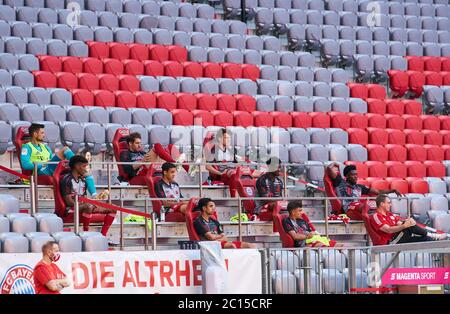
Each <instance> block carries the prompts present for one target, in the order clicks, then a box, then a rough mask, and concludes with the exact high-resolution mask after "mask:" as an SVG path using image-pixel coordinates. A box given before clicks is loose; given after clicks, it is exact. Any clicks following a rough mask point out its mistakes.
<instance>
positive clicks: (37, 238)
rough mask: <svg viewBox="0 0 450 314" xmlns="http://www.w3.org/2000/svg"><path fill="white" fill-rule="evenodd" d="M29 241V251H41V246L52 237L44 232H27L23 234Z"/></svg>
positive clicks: (51, 239)
mask: <svg viewBox="0 0 450 314" xmlns="http://www.w3.org/2000/svg"><path fill="white" fill-rule="evenodd" d="M25 236H26V237H27V239H28V241H29V242H30V252H32V253H42V246H43V245H44V244H45V243H47V242H49V241H54V239H53V238H52V237H51V236H50V235H49V234H48V233H46V232H28V233H26V234H25Z"/></svg>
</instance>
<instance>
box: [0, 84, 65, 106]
mask: <svg viewBox="0 0 450 314" xmlns="http://www.w3.org/2000/svg"><path fill="white" fill-rule="evenodd" d="M0 102H8V103H12V104H27V103H32V104H42V105H48V104H54V105H59V106H70V105H72V95H71V94H70V92H68V91H67V90H65V89H62V88H48V89H45V88H41V87H27V88H23V87H19V86H5V87H3V88H0Z"/></svg>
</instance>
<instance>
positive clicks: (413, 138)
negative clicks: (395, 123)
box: [331, 121, 450, 145]
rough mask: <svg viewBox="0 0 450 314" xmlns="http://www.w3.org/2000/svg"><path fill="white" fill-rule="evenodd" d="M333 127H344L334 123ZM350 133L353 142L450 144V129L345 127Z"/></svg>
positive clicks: (364, 143)
mask: <svg viewBox="0 0 450 314" xmlns="http://www.w3.org/2000/svg"><path fill="white" fill-rule="evenodd" d="M331 125H332V127H343V125H341V124H337V123H333V121H332V124H331ZM344 129H345V130H346V131H347V132H348V135H349V138H350V142H351V143H358V144H361V145H367V144H380V145H387V144H394V145H405V144H416V145H425V144H426V145H450V133H449V131H448V130H441V131H435V130H411V129H404V130H399V129H390V128H388V129H384V128H383V129H379V128H372V127H369V128H367V129H357V128H344Z"/></svg>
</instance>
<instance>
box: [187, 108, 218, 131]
mask: <svg viewBox="0 0 450 314" xmlns="http://www.w3.org/2000/svg"><path fill="white" fill-rule="evenodd" d="M192 114H193V115H194V123H195V125H202V126H204V127H205V128H206V127H208V126H211V125H214V116H213V114H212V113H211V112H209V111H206V110H194V111H192Z"/></svg>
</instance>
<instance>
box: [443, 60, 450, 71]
mask: <svg viewBox="0 0 450 314" xmlns="http://www.w3.org/2000/svg"><path fill="white" fill-rule="evenodd" d="M441 70H442V71H450V58H449V57H442V58H441Z"/></svg>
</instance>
